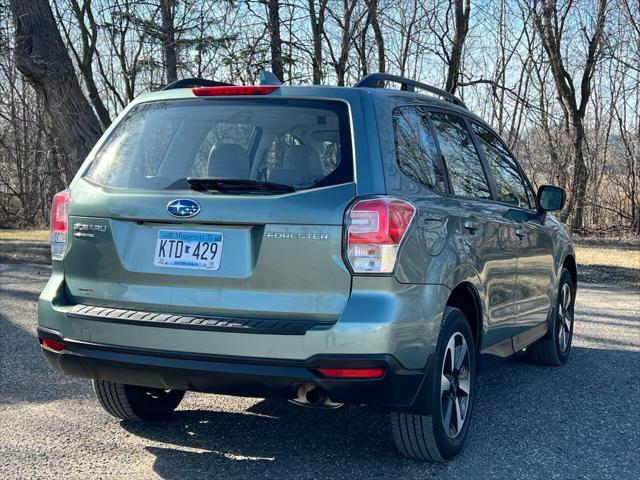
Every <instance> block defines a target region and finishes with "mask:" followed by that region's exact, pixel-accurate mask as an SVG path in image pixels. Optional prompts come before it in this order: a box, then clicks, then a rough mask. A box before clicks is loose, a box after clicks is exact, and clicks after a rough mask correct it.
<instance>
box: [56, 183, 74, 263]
mask: <svg viewBox="0 0 640 480" xmlns="http://www.w3.org/2000/svg"><path fill="white" fill-rule="evenodd" d="M70 203H71V195H70V194H69V190H63V191H61V192H59V193H57V194H56V195H55V197H53V204H52V206H51V258H52V259H53V260H62V258H63V257H64V254H65V251H66V250H67V240H68V238H67V236H68V233H69V204H70Z"/></svg>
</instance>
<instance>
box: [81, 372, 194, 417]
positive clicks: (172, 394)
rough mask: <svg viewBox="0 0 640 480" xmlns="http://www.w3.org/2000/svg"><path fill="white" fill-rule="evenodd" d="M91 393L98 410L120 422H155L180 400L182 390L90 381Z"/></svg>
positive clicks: (182, 395)
mask: <svg viewBox="0 0 640 480" xmlns="http://www.w3.org/2000/svg"><path fill="white" fill-rule="evenodd" d="M93 390H94V391H95V393H96V397H98V401H99V402H100V405H102V408H104V409H105V410H106V411H107V412H108V413H110V414H111V415H113V416H114V417H117V418H122V419H124V420H159V419H161V418H164V417H166V416H167V415H170V414H171V413H172V412H173V411H174V410H175V409H176V408H177V407H178V405H179V404H180V401H181V400H182V398H183V397H184V393H185V392H183V391H182V390H162V389H160V388H148V387H139V386H136V385H124V384H122V383H113V382H108V381H106V380H93Z"/></svg>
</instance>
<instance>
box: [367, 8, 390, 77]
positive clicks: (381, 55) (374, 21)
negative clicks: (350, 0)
mask: <svg viewBox="0 0 640 480" xmlns="http://www.w3.org/2000/svg"><path fill="white" fill-rule="evenodd" d="M367 8H368V9H369V21H370V22H371V28H372V29H373V37H374V38H375V40H376V47H377V48H378V71H379V72H384V71H385V69H386V63H385V51H384V36H383V35H382V29H381V28H380V21H379V20H378V10H379V9H378V0H367Z"/></svg>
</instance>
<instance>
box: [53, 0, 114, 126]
mask: <svg viewBox="0 0 640 480" xmlns="http://www.w3.org/2000/svg"><path fill="white" fill-rule="evenodd" d="M64 6H65V7H66V6H67V5H64ZM68 6H69V7H70V10H71V12H72V15H73V17H74V20H75V22H74V23H75V26H76V27H77V28H78V30H79V31H80V40H81V46H82V51H79V49H78V48H77V47H76V45H75V42H74V41H73V39H72V38H71V32H70V30H71V29H70V28H65V25H64V22H62V21H61V22H60V25H61V29H62V32H63V33H64V36H65V38H66V40H67V45H68V48H69V51H70V52H71V54H72V55H73V57H74V59H75V61H76V63H77V65H78V70H80V73H81V74H82V78H83V80H84V83H85V85H86V88H87V92H88V93H89V101H90V102H91V104H92V105H93V108H94V109H95V111H96V114H97V115H98V119H99V120H100V123H101V124H102V128H103V129H106V128H107V127H108V126H109V125H110V124H111V116H110V115H109V110H107V107H106V106H105V104H104V102H103V101H102V97H101V96H100V92H99V91H98V87H97V85H96V81H95V79H94V77H93V64H94V61H95V56H96V55H97V54H98V52H97V40H98V26H97V23H96V20H95V18H94V15H93V10H92V6H91V0H82V4H80V2H79V1H78V0H69V3H68ZM54 7H55V9H56V16H57V17H58V19H60V20H62V14H61V12H60V9H59V8H58V3H55V2H54Z"/></svg>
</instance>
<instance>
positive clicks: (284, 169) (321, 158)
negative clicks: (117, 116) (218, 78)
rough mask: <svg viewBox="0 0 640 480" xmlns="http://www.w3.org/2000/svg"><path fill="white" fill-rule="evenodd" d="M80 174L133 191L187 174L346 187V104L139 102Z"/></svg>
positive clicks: (349, 168)
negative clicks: (83, 172)
mask: <svg viewBox="0 0 640 480" xmlns="http://www.w3.org/2000/svg"><path fill="white" fill-rule="evenodd" d="M85 177H86V178H87V179H88V180H90V181H92V182H94V183H97V184H99V185H103V186H107V187H115V188H136V189H166V188H171V187H172V185H174V184H175V185H181V182H179V181H180V180H182V179H185V178H188V177H207V178H216V179H218V178H220V179H236V180H257V181H262V182H273V183H280V184H285V185H289V186H292V187H294V188H295V189H308V188H316V187H324V186H328V185H336V184H340V183H347V182H351V181H353V160H352V156H351V135H350V132H349V122H348V114H347V107H346V105H345V104H343V103H341V102H330V101H313V100H296V99H258V100H256V99H235V100H232V101H230V100H219V99H215V100H214V99H207V100H205V99H197V100H172V101H165V102H150V103H144V104H140V105H138V106H136V107H134V108H133V109H132V110H131V111H130V112H129V113H128V114H127V115H126V117H125V118H124V119H123V120H122V121H121V122H120V123H119V124H118V125H117V127H116V128H115V129H114V131H113V132H112V133H111V135H110V136H109V138H108V139H107V141H106V142H105V143H104V144H103V145H102V147H101V148H100V150H99V151H98V153H97V154H96V156H95V158H94V160H93V161H92V163H91V165H90V166H89V168H88V170H87V173H86V175H85ZM182 185H183V183H182ZM176 188H177V187H176Z"/></svg>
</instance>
